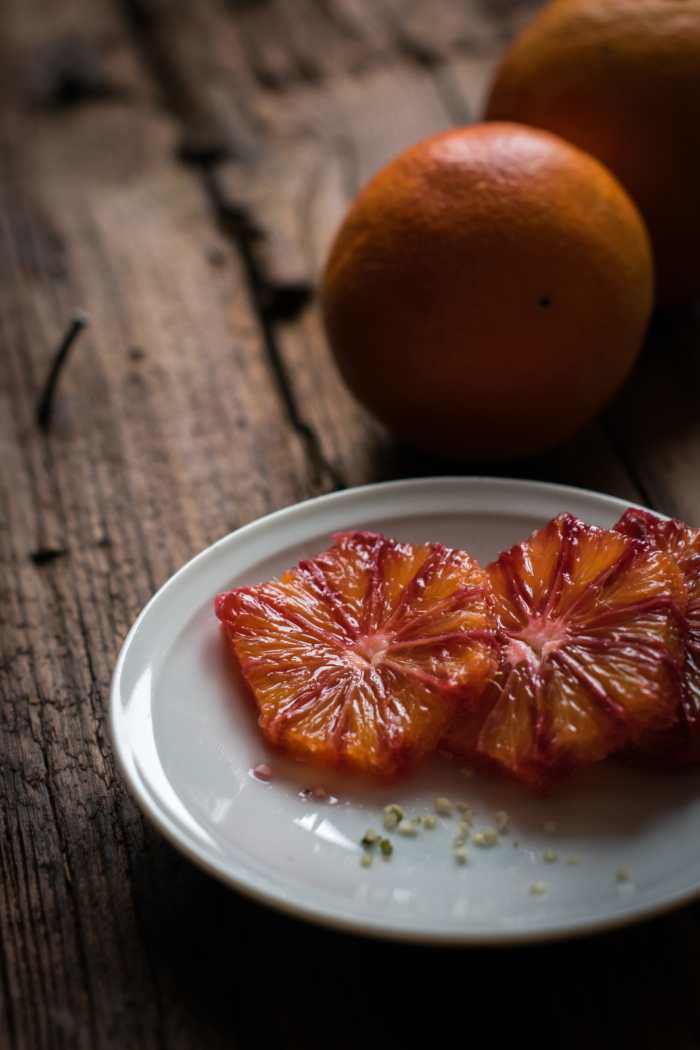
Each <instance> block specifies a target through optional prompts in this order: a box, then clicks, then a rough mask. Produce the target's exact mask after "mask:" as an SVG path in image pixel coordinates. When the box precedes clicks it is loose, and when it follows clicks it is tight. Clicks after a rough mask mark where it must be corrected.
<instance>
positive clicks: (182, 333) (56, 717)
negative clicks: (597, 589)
mask: <svg viewBox="0 0 700 1050" xmlns="http://www.w3.org/2000/svg"><path fill="white" fill-rule="evenodd" d="M537 6H538V5H537V3H533V2H527V0H521V2H517V0H510V2H508V0H431V2H430V3H424V4H417V3H415V2H413V0H284V2H283V0H197V2H196V3H195V2H194V0H90V2H88V0H6V2H5V5H4V6H3V9H2V11H1V12H0V19H1V21H0V40H1V41H2V51H3V54H2V59H3V61H2V63H0V68H1V72H0V347H1V352H0V449H1V455H0V690H1V691H2V697H3V706H2V709H1V711H0V872H1V879H0V1046H2V1047H3V1048H4V1047H7V1048H8V1050H44V1048H53V1047H65V1048H73V1047H77V1048H81V1050H82V1048H99V1050H102V1048H115V1050H116V1048H123V1047H129V1048H144V1050H145V1048H148V1050H150V1048H154V1050H155V1048H158V1050H164V1048H168V1050H169V1048H173V1050H180V1048H183V1050H184V1048H188V1050H189V1048H205V1047H206V1048H207V1050H209V1048H218V1047H222V1048H223V1047H226V1048H231V1047H241V1048H246V1050H248V1048H261V1050H268V1048H269V1047H271V1046H277V1045H283V1046H285V1047H291V1048H296V1047H299V1048H302V1047H303V1048H304V1050H316V1048H318V1050H327V1048H328V1047H329V1046H333V1047H339V1048H341V1050H342V1048H346V1047H347V1048H353V1050H354V1048H355V1047H357V1046H358V1045H362V1046H363V1047H386V1046H387V1045H393V1044H399V1043H405V1044H406V1045H411V1044H412V1043H413V1042H415V1041H416V1040H418V1039H420V1040H427V1039H429V1038H432V1039H433V1040H434V1039H435V1038H436V1036H437V1037H439V1038H447V1032H446V1031H445V1034H444V1035H443V1034H442V1028H444V1029H446V1028H447V1022H448V1020H449V1022H450V1028H451V1027H452V1020H453V1015H454V1018H456V1021H457V1023H458V1025H459V1026H460V1029H461V1030H462V1031H463V1034H464V1038H470V1039H474V1038H478V1039H482V1038H487V1037H488V1038H490V1039H491V1040H492V1041H493V1038H494V1035H493V1033H494V1030H496V1031H497V1033H498V1036H499V1038H500V1040H501V1041H502V1042H503V1045H509V1046H510V1045H513V1044H515V1043H516V1042H518V1041H522V1036H523V1033H524V1031H527V1030H529V1027H530V1026H531V1024H532V1017H533V1016H536V1017H537V1023H536V1029H537V1033H538V1035H539V1037H546V1038H547V1039H548V1040H549V1041H550V1042H551V1043H552V1044H553V1045H555V1046H562V1047H567V1048H569V1047H571V1048H575V1047H584V1046H585V1047H589V1046H590V1045H591V1044H593V1043H594V1042H595V1043H596V1044H597V1045H599V1046H600V1047H601V1048H603V1050H606V1048H608V1047H609V1048H610V1050H612V1048H613V1047H616V1048H617V1047H619V1046H626V1045H634V1046H635V1048H637V1047H641V1048H644V1047H648V1048H650V1050H652V1048H653V1050H662V1048H663V1050H669V1048H672V1050H676V1048H677V1050H680V1048H686V1047H688V1048H689V1047H696V1046H700V1038H699V1033H700V1015H699V1013H698V1007H697V982H698V975H699V974H700V959H699V958H698V937H697V921H698V920H697V909H685V910H684V911H683V912H680V913H678V914H677V915H674V916H671V917H669V918H666V919H660V920H657V921H656V922H654V923H650V924H646V925H645V926H642V927H640V928H638V929H636V930H630V931H627V932H620V933H616V934H612V935H608V936H606V937H599V938H596V939H592V940H590V941H587V942H578V943H571V944H561V945H554V946H550V947H534V948H531V949H522V950H518V951H508V950H505V951H498V952H496V951H494V952H491V951H469V950H454V951H449V952H448V951H443V950H437V949H428V948H418V947H411V946H402V945H392V944H380V943H373V942H370V941H364V940H360V939H355V938H352V937H346V936H341V935H338V934H334V933H332V932H329V931H324V930H321V929H315V928H313V927H310V926H306V925H303V924H301V923H297V922H295V921H293V920H290V919H286V918H283V917H281V916H278V915H275V914H273V913H272V912H269V911H267V910H265V909H263V908H260V907H258V906H256V905H254V904H252V903H250V902H248V901H246V900H244V899H243V898H242V897H240V896H238V895H237V894H235V893H233V892H231V891H229V890H228V889H226V888H225V887H223V886H220V885H218V884H217V883H215V882H214V881H213V880H211V879H210V878H208V877H207V876H206V875H204V874H202V873H201V872H199V871H198V870H197V869H195V868H194V867H193V866H192V865H191V864H189V862H187V861H186V860H185V859H184V858H182V857H180V856H179V855H178V854H176V853H175V852H174V851H173V850H172V849H171V848H170V847H169V846H168V845H167V844H166V843H165V842H164V841H163V840H161V839H160V837H159V836H158V835H157V834H156V833H155V832H153V831H152V830H151V829H150V828H149V827H148V826H147V825H146V824H145V822H144V820H143V819H142V817H141V816H140V814H139V813H138V811H137V809H136V807H135V806H134V804H133V803H132V802H131V800H130V798H129V797H128V795H127V793H126V791H125V788H124V786H123V783H122V781H121V778H120V775H119V773H118V771H117V770H116V769H115V765H114V759H113V756H112V752H111V745H110V741H109V733H108V729H107V697H108V689H109V682H110V677H111V672H112V668H113V665H114V661H115V659H116V655H117V652H118V649H119V646H120V644H121V641H122V640H123V638H124V636H125V633H126V631H127V630H128V628H129V626H130V625H131V623H132V622H133V620H134V618H135V617H136V615H137V614H138V612H139V611H140V609H141V608H142V607H143V605H144V604H145V602H146V601H147V600H148V598H149V597H150V596H151V594H152V593H153V592H154V590H155V589H156V588H157V587H158V586H160V585H161V584H162V583H163V582H164V581H165V580H166V579H167V578H168V577H169V576H170V575H171V574H172V572H173V571H175V570H176V569H177V568H178V567H179V566H180V565H182V564H183V563H184V562H185V561H187V560H188V559H189V558H190V557H191V556H192V555H193V554H194V553H196V552H197V551H199V550H201V549H202V548H203V547H205V546H207V545H208V544H209V543H211V542H212V541H213V540H215V539H217V538H219V537H220V536H222V535H224V534H225V533H226V532H228V531H230V530H231V529H233V528H235V527H236V526H238V525H240V524H242V523H244V522H246V521H249V520H251V519H253V518H255V517H257V516H259V515H261V514H264V513H266V512H268V511H270V510H272V509H275V508H277V507H280V506H283V505H285V504H289V503H292V502H294V501H296V500H299V499H303V498H305V497H307V496H309V495H313V494H316V493H318V492H324V491H328V490H329V489H332V488H335V487H339V486H342V485H350V484H358V483H363V482H367V481H373V480H381V479H384V478H391V477H402V476H417V475H420V474H432V473H449V472H464V471H467V470H470V471H471V470H473V471H476V472H483V471H484V469H485V468H484V467H483V466H481V465H479V464H467V465H465V464H451V463H447V462H445V461H442V460H436V459H434V458H431V457H426V456H421V455H419V454H417V453H415V452H413V451H411V450H410V449H407V448H405V447H403V446H401V445H399V444H398V443H397V442H395V441H394V440H393V439H392V438H391V437H390V436H389V435H388V434H387V433H386V432H385V431H384V430H383V429H382V428H381V427H380V426H379V424H377V423H375V422H373V421H372V420H371V419H370V418H369V417H368V416H367V415H366V413H365V412H364V411H363V410H362V409H361V408H360V407H359V406H358V405H357V404H356V403H355V402H354V400H353V399H352V398H351V397H350V395H349V394H348V393H347V392H346V391H345V389H344V387H343V386H342V383H341V381H340V379H339V377H338V374H337V372H336V370H335V367H334V365H333V363H332V361H331V359H330V357H329V355H328V350H327V347H326V344H325V340H324V336H323V330H322V325H321V322H320V318H319V314H318V309H317V305H316V302H315V295H316V291H317V287H318V281H319V276H320V274H321V272H322V267H323V263H324V259H325V256H326V253H327V250H328V246H329V244H330V242H331V240H332V237H333V235H334V232H335V230H336V229H337V226H338V223H339V222H340V221H341V219H342V215H343V213H344V211H345V209H346V207H347V205H348V203H349V201H350V200H351V198H352V196H353V195H354V193H355V192H356V191H357V189H358V188H359V186H360V185H362V184H363V183H364V182H365V181H366V180H367V178H369V177H370V176H371V175H372V174H373V172H374V171H376V170H377V169H378V168H379V167H380V166H381V165H382V164H384V163H385V162H386V161H387V160H388V159H389V158H390V157H391V156H392V155H393V154H394V153H395V152H396V151H397V150H400V149H402V148H403V147H404V146H406V145H409V144H410V143H412V142H414V141H416V140H417V139H419V138H420V137H422V136H424V135H427V134H430V133H431V132H433V131H436V130H439V129H440V128H444V127H448V126H450V125H451V124H453V123H455V122H460V121H464V120H470V119H474V117H475V116H477V115H478V113H479V111H480V106H481V104H482V99H483V96H484V92H485V90H486V85H487V83H488V77H489V74H490V70H491V68H492V66H493V63H494V62H495V61H496V59H497V56H498V54H499V52H500V50H501V48H502V47H503V45H504V43H505V42H506V41H507V40H508V39H510V38H511V37H512V35H513V34H514V33H515V32H516V31H517V29H518V27H519V26H520V25H521V24H522V22H523V20H524V19H525V18H526V17H527V16H528V14H530V13H531V12H532V11H533V10H534V9H535V8H536V7H537ZM183 160H184V161H186V162H187V163H183ZM76 308H82V309H85V310H87V311H88V312H89V313H90V317H91V326H90V328H89V329H88V330H87V331H86V332H85V333H84V334H83V336H82V337H81V339H80V341H79V342H78V343H76V345H75V346H74V347H73V350H72V351H71V355H70V358H69V360H68V364H67V365H66V367H65V369H64V371H63V373H62V375H61V377H60V380H59V385H58V388H57V393H56V399H55V404H54V411H53V419H52V425H51V428H50V430H49V432H48V434H43V433H42V432H41V431H40V430H39V429H38V428H37V426H36V421H35V412H36V404H37V399H38V396H39V392H40V390H41V387H42V384H43V382H44V380H45V377H46V375H47V372H48V369H49V366H50V362H51V357H52V354H53V352H54V351H55V348H56V347H57V345H58V343H59V341H60V339H61V337H62V335H63V333H64V331H65V329H66V327H67V325H68V324H69V321H70V317H71V315H72V312H73V311H74V310H75V309H76ZM697 340H698V330H697V323H696V320H695V319H694V318H693V317H685V318H681V319H676V320H673V321H665V322H663V323H659V324H658V325H657V326H656V327H655V329H654V333H653V338H652V339H651V340H650V344H649V347H648V349H647V352H646V353H645V356H644V358H643V360H642V362H641V366H640V368H639V369H638V371H637V373H636V374H635V376H634V378H633V379H632V381H631V382H630V383H629V384H628V386H627V387H626V389H625V390H624V391H623V392H622V394H621V395H620V397H619V399H618V401H617V402H616V404H615V405H614V406H613V408H612V409H611V410H609V411H608V412H607V413H606V414H605V415H604V416H603V417H602V418H601V419H600V420H598V421H596V422H595V423H594V424H592V425H591V427H589V428H588V430H587V431H586V432H584V433H583V434H581V435H579V436H578V437H577V438H575V439H574V440H572V441H570V442H568V443H567V444H566V445H565V446H563V447H562V448H560V449H558V450H556V451H555V452H554V453H552V454H551V455H548V456H545V457H541V458H539V459H537V460H534V461H520V462H517V463H512V464H503V465H500V466H499V467H498V471H499V472H500V473H503V474H515V475H518V476H523V477H533V478H544V479H549V480H558V481H563V482H567V483H571V484H582V485H584V486H587V487H591V488H598V489H600V490H602V491H606V492H611V493H613V494H619V495H622V496H626V497H627V498H630V499H638V500H646V501H648V502H651V503H652V504H653V505H655V506H657V507H658V508H659V509H661V510H674V511H677V512H678V513H681V514H683V515H685V516H687V517H688V519H689V520H693V521H694V523H696V524H700V496H699V495H698V491H699V489H698V485H697V480H696V478H697V470H696V466H697V463H698V458H699V455H700V453H699V451H698V450H699V449H700V437H699V435H698V423H697V419H698V414H697V408H696V400H697V399H696V397H695V390H696V387H697V376H696V371H697V369H696V364H695V359H696V356H697V353H696V351H697ZM488 469H489V471H490V472H492V471H493V469H494V468H488ZM465 1002H466V1004H467V1008H466V1009H465ZM407 1004H408V1005H407Z"/></svg>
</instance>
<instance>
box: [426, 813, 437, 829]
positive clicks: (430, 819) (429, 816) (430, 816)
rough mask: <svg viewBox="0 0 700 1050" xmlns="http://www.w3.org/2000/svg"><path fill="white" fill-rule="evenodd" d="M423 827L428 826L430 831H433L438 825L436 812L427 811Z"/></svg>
mask: <svg viewBox="0 0 700 1050" xmlns="http://www.w3.org/2000/svg"><path fill="white" fill-rule="evenodd" d="M423 827H424V828H427V829H428V831H432V830H433V828H436V827H437V817H436V816H435V814H434V813H426V815H425V816H424V817H423Z"/></svg>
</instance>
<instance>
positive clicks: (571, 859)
mask: <svg viewBox="0 0 700 1050" xmlns="http://www.w3.org/2000/svg"><path fill="white" fill-rule="evenodd" d="M580 860H581V858H580V857H579V855H578V853H570V854H569V856H568V857H567V858H566V863H567V864H578V862H579V861H580Z"/></svg>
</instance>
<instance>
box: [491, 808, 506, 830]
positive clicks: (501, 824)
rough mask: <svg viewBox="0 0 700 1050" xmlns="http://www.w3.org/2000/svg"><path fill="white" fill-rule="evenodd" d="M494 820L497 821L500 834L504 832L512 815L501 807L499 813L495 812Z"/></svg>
mask: <svg viewBox="0 0 700 1050" xmlns="http://www.w3.org/2000/svg"><path fill="white" fill-rule="evenodd" d="M494 820H495V821H496V830H497V831H498V833H499V834H502V833H503V832H504V831H505V830H506V828H507V827H508V821H509V820H510V817H509V816H508V814H507V813H506V811H505V810H504V809H499V811H498V813H494Z"/></svg>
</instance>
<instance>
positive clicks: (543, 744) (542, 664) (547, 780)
mask: <svg viewBox="0 0 700 1050" xmlns="http://www.w3.org/2000/svg"><path fill="white" fill-rule="evenodd" d="M487 572H488V575H489V578H490V581H491V585H492V588H493V594H494V600H495V607H496V613H497V616H498V621H499V638H500V641H501V643H502V653H501V666H500V671H499V676H498V679H497V681H496V682H495V683H494V684H492V685H491V686H489V687H488V688H487V689H486V690H485V692H484V694H483V696H482V698H481V700H480V702H479V706H478V709H477V711H476V712H475V713H474V714H473V715H465V716H464V717H460V718H459V719H458V720H457V722H456V724H455V725H454V727H453V728H452V730H451V732H450V733H449V734H448V735H447V736H446V737H445V738H444V741H443V746H444V747H446V748H448V749H450V750H451V751H453V752H456V753H458V754H460V755H463V756H465V757H468V758H469V759H470V760H472V761H475V762H477V763H479V764H482V765H486V766H488V767H490V768H492V769H494V770H496V771H499V772H502V773H506V774H508V775H510V776H514V777H516V778H517V779H519V780H521V781H524V782H525V783H526V784H528V785H529V786H530V787H531V788H533V789H534V790H535V791H538V792H544V791H546V789H547V788H548V787H549V786H550V785H553V784H556V783H558V782H560V781H562V780H564V779H566V778H567V777H569V776H570V775H572V774H573V773H575V772H576V771H577V770H579V769H582V768H583V767H585V766H587V765H589V764H590V763H591V762H595V761H597V760H598V759H602V758H604V757H605V756H606V755H608V754H610V753H612V752H613V751H616V750H617V749H618V748H620V747H621V746H622V745H624V744H625V743H626V742H628V741H634V740H637V739H639V737H640V735H641V733H642V732H643V730H645V729H647V728H648V727H651V726H653V727H664V726H668V725H670V724H671V723H673V721H674V720H675V718H676V706H677V703H678V698H679V689H680V680H681V671H680V668H681V664H682V662H683V657H684V643H685V632H686V626H685V619H684V610H685V605H686V590H685V585H684V582H683V579H682V575H681V573H680V571H679V569H678V567H677V565H676V564H675V562H674V561H673V559H672V558H671V557H670V556H669V555H668V554H666V553H664V552H661V551H655V550H652V549H650V548H649V546H648V545H647V544H645V543H644V542H643V541H642V540H639V539H632V538H630V537H628V536H623V535H621V534H620V533H616V532H611V531H608V530H607V529H599V528H594V527H592V526H588V525H585V524H584V523H583V522H581V521H579V520H577V519H576V518H574V517H573V516H572V515H570V514H560V515H559V516H558V517H557V518H555V519H554V520H553V521H552V522H550V524H549V525H548V526H547V527H546V528H544V529H542V530H540V531H538V532H535V533H534V534H533V536H532V537H531V538H530V540H528V541H527V542H526V543H521V544H518V545H517V546H515V547H513V548H512V550H510V551H508V552H506V553H504V554H501V556H500V557H499V559H498V561H496V562H494V563H493V564H492V565H490V566H488V568H487Z"/></svg>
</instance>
